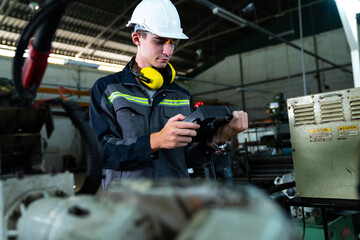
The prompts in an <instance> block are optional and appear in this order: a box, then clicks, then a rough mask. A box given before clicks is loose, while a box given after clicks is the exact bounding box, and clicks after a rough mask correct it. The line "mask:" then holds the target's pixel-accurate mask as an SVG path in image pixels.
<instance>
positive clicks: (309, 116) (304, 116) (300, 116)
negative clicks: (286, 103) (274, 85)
mask: <svg viewBox="0 0 360 240" xmlns="http://www.w3.org/2000/svg"><path fill="white" fill-rule="evenodd" d="M294 121H295V126H299V125H304V124H314V123H315V114H314V104H303V105H294Z"/></svg>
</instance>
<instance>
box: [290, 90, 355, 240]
mask: <svg viewBox="0 0 360 240" xmlns="http://www.w3.org/2000/svg"><path fill="white" fill-rule="evenodd" d="M287 106H288V115H289V125H290V133H291V142H292V148H293V150H292V151H293V163H294V170H295V184H296V194H295V197H294V198H293V199H291V200H289V201H288V203H289V205H290V206H292V209H293V210H295V211H297V212H298V213H295V214H294V215H295V216H296V215H297V216H300V219H302V220H300V219H298V221H295V223H296V222H297V224H296V225H297V226H298V228H300V229H302V228H304V229H305V226H304V225H306V235H308V236H312V237H313V239H315V238H316V239H325V240H327V239H356V235H355V234H356V232H357V234H358V233H359V232H358V231H359V230H358V226H357V227H356V226H355V227H354V222H356V221H353V216H354V218H355V219H356V216H357V217H358V216H359V214H358V213H359V211H360V201H359V200H360V189H359V183H360V178H359V174H360V172H359V167H360V166H359V165H360V148H359V145H360V136H359V127H360V88H353V89H345V90H341V91H335V92H329V93H323V94H314V95H309V96H304V97H298V98H291V99H288V101H287ZM304 207H305V208H304ZM320 210H321V214H319V213H320ZM318 212H319V213H318ZM328 212H329V213H330V215H331V214H332V216H331V217H329V216H328V215H329V214H328ZM346 213H347V214H346ZM352 214H353V215H352ZM301 215H302V216H301ZM305 219H306V221H305ZM305 222H306V223H305ZM356 229H357V230H356ZM355 230H356V231H355Z"/></svg>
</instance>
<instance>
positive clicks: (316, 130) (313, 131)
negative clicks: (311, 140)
mask: <svg viewBox="0 0 360 240" xmlns="http://www.w3.org/2000/svg"><path fill="white" fill-rule="evenodd" d="M322 132H331V128H318V129H311V130H310V133H322Z"/></svg>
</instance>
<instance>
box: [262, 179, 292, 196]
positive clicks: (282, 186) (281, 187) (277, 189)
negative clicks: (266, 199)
mask: <svg viewBox="0 0 360 240" xmlns="http://www.w3.org/2000/svg"><path fill="white" fill-rule="evenodd" d="M293 187H295V181H293V182H287V183H283V184H279V185H275V186H272V187H270V188H269V189H268V190H266V192H267V193H268V194H270V195H271V194H273V193H276V192H280V191H282V190H285V189H288V188H293Z"/></svg>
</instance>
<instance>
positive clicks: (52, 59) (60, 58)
mask: <svg viewBox="0 0 360 240" xmlns="http://www.w3.org/2000/svg"><path fill="white" fill-rule="evenodd" d="M15 51H16V47H13V46H7V45H1V44H0V56H4V57H14V56H15ZM28 55H29V50H28V49H26V50H25V53H24V57H25V58H26V57H27V56H28ZM48 63H51V64H57V65H65V64H69V65H77V66H80V65H81V66H82V67H91V68H96V69H97V70H99V71H106V72H119V71H121V70H123V69H124V67H125V65H120V64H112V63H106V62H100V61H93V60H88V59H83V58H75V57H68V56H64V55H59V54H54V53H50V56H49V57H48ZM75 63H76V64H75ZM81 66H80V67H81Z"/></svg>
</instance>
